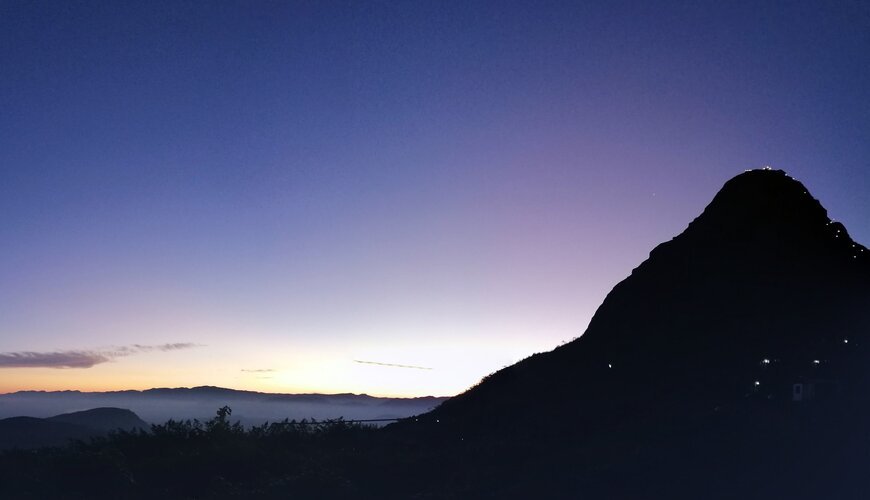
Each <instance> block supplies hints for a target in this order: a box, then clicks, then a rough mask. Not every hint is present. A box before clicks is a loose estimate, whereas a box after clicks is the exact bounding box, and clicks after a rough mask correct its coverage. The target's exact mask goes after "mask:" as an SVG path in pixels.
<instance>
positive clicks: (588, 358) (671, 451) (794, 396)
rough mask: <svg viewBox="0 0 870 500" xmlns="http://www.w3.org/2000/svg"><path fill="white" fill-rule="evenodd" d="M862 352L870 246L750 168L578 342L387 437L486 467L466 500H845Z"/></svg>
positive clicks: (867, 335)
mask: <svg viewBox="0 0 870 500" xmlns="http://www.w3.org/2000/svg"><path fill="white" fill-rule="evenodd" d="M868 348H870V252H867V250H866V248H865V247H864V246H863V245H860V244H858V243H856V242H854V241H852V239H851V238H850V237H849V234H848V232H847V231H846V229H845V228H844V227H843V226H842V224H840V223H837V222H834V221H832V220H830V219H829V218H828V215H827V212H826V211H825V209H824V208H823V207H822V205H821V204H820V203H819V202H818V201H817V200H816V199H814V198H813V197H812V196H811V195H810V194H809V192H808V190H807V189H806V188H805V187H804V186H803V185H802V184H801V183H800V182H798V181H796V180H794V179H792V178H791V177H789V176H787V175H786V174H785V173H784V172H782V171H778V170H767V169H765V170H753V171H747V172H745V173H743V174H741V175H738V176H737V177H735V178H734V179H732V180H730V181H728V182H727V183H726V184H725V185H724V187H723V188H722V189H721V191H720V192H719V193H718V194H717V195H716V196H715V198H714V199H713V201H712V202H711V203H710V204H709V206H707V208H706V209H705V210H704V211H703V213H702V214H701V215H700V216H699V217H697V218H696V219H695V220H694V221H693V222H692V223H690V224H689V226H688V227H687V228H686V230H685V231H683V233H682V234H680V235H679V236H677V237H675V238H673V239H672V240H670V241H668V242H665V243H662V244H661V245H659V246H657V247H656V248H655V249H653V250H652V251H651V252H650V256H649V258H648V259H647V260H646V261H645V262H643V263H642V264H641V265H640V266H638V267H637V268H636V269H634V270H633V271H632V273H631V275H630V276H629V277H627V278H626V279H625V280H623V281H622V282H620V283H619V284H617V285H616V286H615V287H614V288H613V290H612V291H611V292H610V293H609V294H608V295H607V297H606V299H605V300H604V302H603V303H602V305H601V306H600V307H599V309H598V310H597V311H596V313H595V315H594V317H593V318H592V320H591V322H590V324H589V327H588V329H587V330H586V332H585V333H584V334H583V335H582V336H581V337H579V338H578V339H576V340H574V341H572V342H570V343H568V344H565V345H563V346H560V347H558V348H556V349H555V350H553V351H551V352H546V353H540V354H535V355H533V356H531V357H529V358H527V359H525V360H523V361H521V362H519V363H517V364H515V365H513V366H510V367H507V368H504V369H502V370H500V371H498V372H496V373H493V374H492V375H490V376H488V377H486V378H485V379H484V380H482V381H481V382H480V383H479V384H478V385H477V386H475V387H473V388H471V389H469V390H468V391H466V392H465V393H463V394H460V395H458V396H455V397H454V398H452V399H450V400H448V401H446V402H445V403H443V404H442V405H441V406H439V407H438V408H437V409H435V410H434V411H432V412H430V413H429V414H426V415H421V416H419V417H418V418H417V419H415V420H413V421H405V422H402V423H400V424H396V425H395V426H393V427H392V429H393V430H394V431H395V432H397V434H399V435H405V436H410V437H407V439H410V440H412V441H413V440H414V439H418V440H419V441H415V442H416V443H417V444H416V446H420V447H425V446H431V445H432V443H439V446H443V447H446V449H450V450H451V451H450V452H449V453H448V454H450V453H455V454H463V455H465V456H466V457H467V458H466V460H467V461H468V463H472V464H474V465H472V466H470V468H479V470H489V471H492V474H493V475H492V476H489V477H485V476H484V477H476V478H474V479H468V478H463V473H462V472H461V471H456V472H455V474H456V475H455V478H456V479H455V480H456V481H457V482H460V483H462V484H464V488H466V489H465V493H464V494H469V495H470V494H473V495H478V494H480V495H484V496H492V495H494V496H493V497H498V496H501V497H512V498H521V497H524V496H528V495H533V494H542V493H547V494H551V495H555V496H558V497H560V498H562V497H565V498H572V497H574V496H582V495H583V494H586V495H589V496H591V497H592V498H623V497H625V498H650V497H652V498H665V497H670V498H675V497H684V498H698V497H699V496H698V495H702V496H705V497H708V498H709V497H710V494H711V491H710V488H711V487H712V488H713V490H715V489H716V488H715V487H713V486H712V485H719V484H720V483H722V480H723V479H722V478H723V477H728V475H729V474H731V475H733V478H736V479H737V480H738V481H742V482H744V483H746V484H749V483H752V484H756V489H751V488H747V486H746V484H740V483H739V482H738V483H728V484H722V485H720V486H721V488H720V491H719V493H718V494H721V495H722V497H724V498H734V497H735V495H737V496H740V497H743V498H755V497H761V496H764V495H765V494H767V495H774V496H775V497H777V496H778V497H782V495H784V494H787V495H791V496H792V497H794V498H812V497H818V495H822V494H823V492H824V491H828V492H831V491H837V490H836V488H834V489H832V486H831V485H829V484H827V483H824V482H817V483H811V482H804V483H800V482H796V483H794V484H789V483H788V480H789V479H787V478H798V477H803V476H807V477H810V476H813V475H815V476H818V478H825V480H827V481H829V482H830V481H832V477H833V476H831V474H833V472H831V471H833V470H836V469H837V468H839V472H837V474H840V475H841V477H840V478H839V479H840V480H841V483H839V486H840V488H847V489H846V490H840V491H839V497H843V498H847V497H851V498H855V497H856V496H855V495H853V494H852V493H854V489H855V488H854V487H855V484H856V481H859V478H860V477H864V476H863V474H864V472H865V471H862V472H860V474H859V473H858V472H857V471H856V469H855V467H854V464H856V463H864V462H861V460H864V461H866V460H867V459H868V458H870V457H868V456H867V455H868V453H870V437H867V439H868V440H867V441H865V440H864V437H866V432H865V431H864V428H865V427H866V426H865V424H864V422H866V419H867V417H870V411H868V409H870V404H868V403H870V399H868V395H870V373H868V372H870V368H868V367H870V351H868ZM798 386H799V387H798ZM413 436H416V438H415V437H413ZM856 436H861V438H860V439H855V437H856ZM820 457H824V458H823V459H822V458H820ZM681 470H687V471H692V472H691V474H692V477H691V478H686V477H683V476H680V475H679V472H678V471H681ZM505 471H513V472H511V473H510V474H506V473H505ZM821 471H824V473H822V472H821ZM445 473H446V472H445ZM776 474H779V475H780V478H779V479H777V480H776V481H771V479H772V478H773V477H774V476H775V475H776ZM849 474H852V475H851V476H850V475H849ZM765 481H767V483H766V485H764V486H763V487H762V486H760V485H761V484H762V483H764V482H765ZM507 485H510V486H507ZM431 488H433V490H434V491H440V489H439V488H440V486H431ZM825 488H827V490H825ZM848 488H852V489H851V490H850V489H848ZM861 491H863V492H865V493H870V491H866V490H861ZM653 492H657V493H653ZM762 492H766V493H764V494H762ZM714 496H715V495H714ZM835 496H837V495H835ZM857 497H861V496H860V495H857Z"/></svg>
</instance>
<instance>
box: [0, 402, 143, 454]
mask: <svg viewBox="0 0 870 500" xmlns="http://www.w3.org/2000/svg"><path fill="white" fill-rule="evenodd" d="M147 429H148V424H146V423H145V422H144V421H142V419H140V418H139V417H138V416H136V414H135V413H133V412H131V411H130V410H123V409H120V408H95V409H93V410H85V411H79V412H74V413H67V414H64V415H57V416H54V417H50V418H34V417H12V418H6V419H3V420H0V449H8V448H39V447H42V446H60V445H65V444H67V443H69V442H70V441H71V440H84V439H88V438H91V437H96V436H101V435H105V434H107V433H108V432H110V431H116V430H125V431H132V430H147Z"/></svg>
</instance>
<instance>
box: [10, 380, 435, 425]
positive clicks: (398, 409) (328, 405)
mask: <svg viewBox="0 0 870 500" xmlns="http://www.w3.org/2000/svg"><path fill="white" fill-rule="evenodd" d="M446 399H447V398H443V397H420V398H379V397H374V396H368V395H365V394H271V393H263V392H254V391H237V390H233V389H225V388H222V387H211V386H203V387H192V388H157V389H148V390H144V391H114V392H79V391H57V392H44V391H20V392H15V393H11V394H0V418H4V417H18V416H22V415H26V416H30V417H49V416H52V415H57V414H59V413H69V412H75V411H80V410H84V409H89V408H100V407H115V408H127V409H129V410H132V411H133V412H135V413H136V414H137V415H139V416H141V417H142V419H144V420H145V421H147V422H149V423H163V422H165V421H167V420H169V419H175V420H181V419H193V418H198V419H200V420H206V419H209V418H211V417H213V416H214V413H215V410H216V409H217V408H220V407H222V406H230V407H231V408H232V409H233V420H234V421H235V420H239V421H241V422H242V423H243V424H245V425H259V424H262V423H264V422H265V421H272V422H274V421H279V420H283V419H285V418H289V419H297V420H300V419H303V418H308V419H310V418H316V419H320V420H322V419H329V418H339V417H343V418H345V419H395V418H403V417H408V416H410V415H416V414H419V413H425V412H427V411H429V410H431V409H432V408H434V407H436V406H437V405H439V404H440V403H441V402H443V401H445V400H446Z"/></svg>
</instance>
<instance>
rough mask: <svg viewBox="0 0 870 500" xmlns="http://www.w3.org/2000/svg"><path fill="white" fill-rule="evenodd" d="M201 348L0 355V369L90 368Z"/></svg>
mask: <svg viewBox="0 0 870 500" xmlns="http://www.w3.org/2000/svg"><path fill="white" fill-rule="evenodd" d="M194 347H200V345H199V344H193V343H174V344H159V345H143V344H133V345H129V346H119V347H113V348H111V349H106V350H59V351H49V352H36V351H18V352H0V368H92V367H94V366H96V365H99V364H102V363H108V362H110V361H114V360H115V359H117V358H123V357H126V356H132V355H134V354H138V353H143V352H152V351H159V352H168V351H178V350H182V349H191V348H194Z"/></svg>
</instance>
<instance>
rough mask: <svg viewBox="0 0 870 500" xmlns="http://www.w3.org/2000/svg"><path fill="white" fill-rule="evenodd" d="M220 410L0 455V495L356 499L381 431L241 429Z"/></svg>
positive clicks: (313, 424) (314, 425)
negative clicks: (356, 484)
mask: <svg viewBox="0 0 870 500" xmlns="http://www.w3.org/2000/svg"><path fill="white" fill-rule="evenodd" d="M230 415H231V410H230V409H229V408H226V407H224V408H221V409H220V410H218V412H217V415H216V416H215V417H214V418H213V419H211V420H208V421H205V422H200V421H198V420H185V421H171V420H170V421H168V422H166V423H165V424H162V425H154V426H152V427H151V429H150V431H131V432H127V431H119V432H114V433H112V434H110V435H108V436H106V437H98V438H94V439H91V440H90V441H88V442H82V441H78V442H74V443H71V444H70V445H69V446H66V447H57V448H43V449H39V450H11V451H6V452H3V453H2V454H0V498H161V497H162V498H225V497H229V498H232V497H240V498H241V497H249V496H260V497H271V496H274V497H285V496H287V495H292V494H295V495H300V498H316V497H324V496H325V497H330V498H333V497H342V496H348V495H349V496H353V494H354V491H353V484H352V483H353V481H352V478H353V477H356V476H358V475H359V474H361V473H367V472H370V471H367V462H366V461H364V460H362V457H363V456H364V455H365V456H370V452H372V451H373V447H372V446H373V439H374V434H375V433H376V432H377V429H376V428H374V427H371V426H367V425H361V424H355V423H350V422H346V421H343V420H341V419H339V420H329V421H321V422H317V421H306V420H303V421H301V422H296V421H286V420H285V421H283V422H274V423H266V424H263V425H261V426H255V427H252V428H248V429H246V428H244V427H243V426H242V425H240V424H239V423H237V422H236V423H233V422H232V421H231V420H230Z"/></svg>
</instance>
